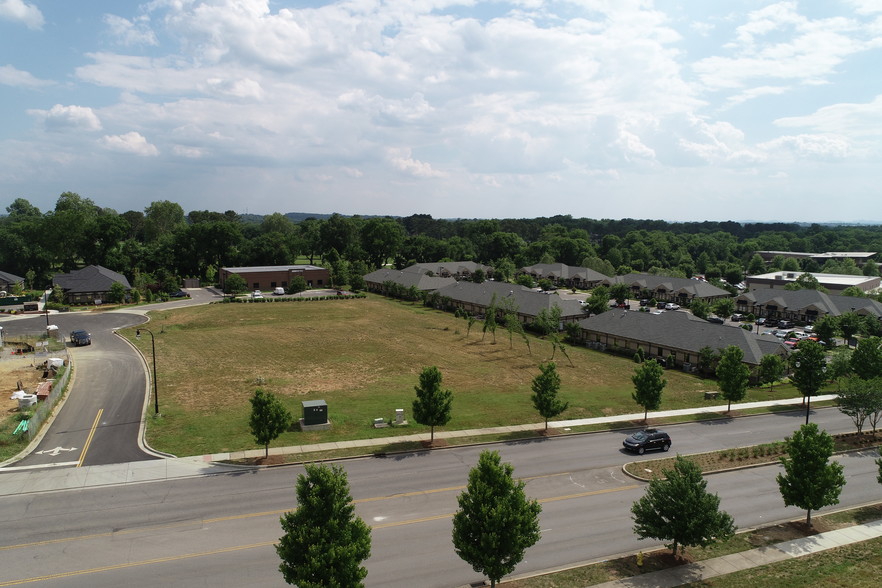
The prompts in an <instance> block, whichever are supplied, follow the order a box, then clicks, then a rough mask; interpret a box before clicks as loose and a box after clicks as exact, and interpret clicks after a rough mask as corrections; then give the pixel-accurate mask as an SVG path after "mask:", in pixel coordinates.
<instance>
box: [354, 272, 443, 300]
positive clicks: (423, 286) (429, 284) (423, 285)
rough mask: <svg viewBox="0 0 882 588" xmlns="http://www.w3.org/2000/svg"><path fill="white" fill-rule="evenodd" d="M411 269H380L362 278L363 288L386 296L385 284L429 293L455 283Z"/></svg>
mask: <svg viewBox="0 0 882 588" xmlns="http://www.w3.org/2000/svg"><path fill="white" fill-rule="evenodd" d="M413 268H414V266H411V267H410V268H407V269H404V270H393V269H388V268H382V269H378V270H376V271H373V272H371V273H369V274H367V275H365V276H364V283H365V288H366V289H367V290H368V291H369V292H377V293H378V294H387V292H386V290H387V283H388V282H392V283H393V284H397V285H398V286H401V287H403V288H410V287H411V286H415V287H416V289H417V290H419V291H420V292H430V291H432V290H438V289H439V288H442V287H444V286H447V285H449V284H455V283H456V280H455V279H454V278H452V277H440V276H430V275H428V274H427V273H425V272H424V271H420V270H419V269H413Z"/></svg>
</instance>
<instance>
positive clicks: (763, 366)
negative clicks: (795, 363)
mask: <svg viewBox="0 0 882 588" xmlns="http://www.w3.org/2000/svg"><path fill="white" fill-rule="evenodd" d="M785 370H786V365H785V364H784V360H783V359H781V356H780V355H775V354H770V355H764V356H763V358H762V359H761V360H760V366H759V379H760V382H761V383H763V384H768V385H769V390H771V389H772V388H774V387H775V382H777V381H778V380H780V379H781V378H783V377H784V372H785Z"/></svg>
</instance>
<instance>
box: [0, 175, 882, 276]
mask: <svg viewBox="0 0 882 588" xmlns="http://www.w3.org/2000/svg"><path fill="white" fill-rule="evenodd" d="M6 213H7V214H6V215H5V216H3V217H0V243H2V244H3V246H2V248H0V268H3V271H6V272H8V273H12V274H15V275H19V276H22V277H25V278H26V281H27V287H28V288H29V289H31V288H33V289H38V288H39V289H41V288H44V287H46V286H47V285H48V284H49V283H50V282H51V276H52V275H53V274H54V273H57V272H69V271H71V270H74V269H77V268H79V267H82V266H85V265H90V264H94V265H101V266H104V267H107V268H109V269H112V270H114V271H117V272H120V273H122V274H124V275H126V276H127V277H129V278H130V281H132V282H133V285H135V286H136V287H140V286H141V284H142V283H143V282H150V283H153V284H159V285H160V286H162V287H165V286H167V285H169V284H172V283H173V282H174V281H175V280H180V279H182V278H188V277H191V278H199V279H201V280H203V281H206V282H208V283H213V282H215V280H216V277H217V272H218V269H219V268H220V267H223V266H230V267H235V266H253V265H287V264H293V263H295V262H296V261H297V260H298V259H300V260H303V259H306V260H308V262H309V263H322V264H323V265H326V266H329V267H330V269H331V270H332V272H333V273H334V274H336V280H335V281H336V282H337V283H340V284H344V283H348V280H346V279H345V278H346V277H347V276H349V275H355V274H357V275H364V274H366V273H368V272H370V271H373V270H374V269H377V268H379V267H381V266H382V265H383V264H387V263H391V264H393V265H394V266H395V267H397V268H402V267H406V266H408V265H411V264H413V263H425V262H437V261H441V260H455V261H477V262H480V263H483V264H486V265H490V266H492V267H494V268H496V269H497V271H499V272H501V273H502V274H503V276H502V277H503V279H504V278H505V277H506V276H505V275H504V274H510V273H511V272H513V271H514V269H515V268H519V267H523V266H528V265H533V264H536V263H564V264H567V265H570V266H579V267H589V268H591V269H594V270H596V271H600V272H601V273H604V274H606V275H615V274H619V275H621V274H625V273H629V272H632V271H633V272H646V273H661V274H665V275H671V276H681V277H691V276H693V275H696V274H701V275H704V276H705V277H707V278H721V279H725V280H726V281H727V282H729V283H732V284H735V283H738V282H740V281H741V280H742V279H743V277H744V275H745V274H746V273H747V274H753V273H761V272H765V271H772V270H778V269H780V270H787V271H803V272H817V271H826V272H832V273H851V274H853V273H858V274H860V273H863V274H865V275H878V267H877V265H876V263H875V262H870V263H868V264H866V265H865V266H864V267H863V268H857V267H856V266H855V264H854V263H853V262H851V261H845V262H837V261H832V260H831V261H828V262H827V263H826V264H824V265H820V264H818V263H817V262H816V261H814V260H811V259H806V260H795V259H784V258H783V257H782V258H778V259H775V260H773V261H772V262H771V265H767V264H766V263H765V262H763V260H762V259H760V258H759V256H756V255H755V252H756V251H759V250H776V251H808V252H823V251H877V252H878V251H882V227H880V226H869V225H867V226H839V225H824V226H822V225H819V224H812V225H808V226H806V225H800V224H796V223H736V222H731V221H727V222H710V221H706V222H690V223H669V222H665V221H659V220H637V219H620V220H610V219H601V220H597V219H588V218H573V217H571V216H569V215H558V216H551V217H540V218H534V219H505V218H503V219H435V218H432V217H431V216H430V215H426V214H413V215H410V216H406V217H362V216H344V215H341V214H336V213H335V214H332V215H330V216H328V217H326V218H310V217H307V218H302V215H295V214H282V213H278V212H276V213H273V214H269V215H266V216H255V215H239V214H237V213H236V212H234V211H231V210H228V211H225V212H213V211H208V210H201V211H199V210H194V211H190V212H188V213H186V214H185V212H184V209H183V208H182V207H181V206H180V205H179V204H177V203H174V202H171V201H168V200H159V201H155V202H152V203H151V204H150V205H149V206H147V207H146V208H145V209H144V210H143V211H137V210H129V211H125V212H122V213H119V212H117V211H115V210H113V209H110V208H105V207H101V206H99V205H97V204H96V203H95V202H93V201H92V200H91V199H89V198H85V197H82V196H80V195H79V194H76V193H74V192H65V193H63V194H61V195H60V196H59V198H58V200H57V201H56V204H55V207H54V209H52V210H48V211H45V212H42V211H40V210H39V209H38V208H37V207H36V206H33V205H32V204H31V203H30V202H28V200H26V199H24V198H18V199H16V200H14V201H13V202H12V203H11V204H10V205H9V206H7V207H6ZM292 218H297V219H298V220H296V221H294V220H292ZM172 285H173V284H172ZM168 287H169V288H170V287H172V286H168Z"/></svg>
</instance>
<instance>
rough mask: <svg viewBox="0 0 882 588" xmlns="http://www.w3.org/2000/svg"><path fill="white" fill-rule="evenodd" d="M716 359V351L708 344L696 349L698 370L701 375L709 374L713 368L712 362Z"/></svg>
mask: <svg viewBox="0 0 882 588" xmlns="http://www.w3.org/2000/svg"><path fill="white" fill-rule="evenodd" d="M717 359H718V356H717V352H716V351H714V350H713V348H711V347H710V346H708V345H705V346H704V347H702V348H701V349H699V350H698V372H699V373H700V374H702V375H706V374H709V373H710V372H711V371H712V370H713V369H714V362H716V361H717Z"/></svg>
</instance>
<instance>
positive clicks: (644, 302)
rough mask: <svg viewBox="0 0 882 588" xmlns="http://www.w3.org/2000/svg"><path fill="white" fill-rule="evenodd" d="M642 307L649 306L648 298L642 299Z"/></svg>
mask: <svg viewBox="0 0 882 588" xmlns="http://www.w3.org/2000/svg"><path fill="white" fill-rule="evenodd" d="M640 306H649V299H648V298H641V299H640Z"/></svg>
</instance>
